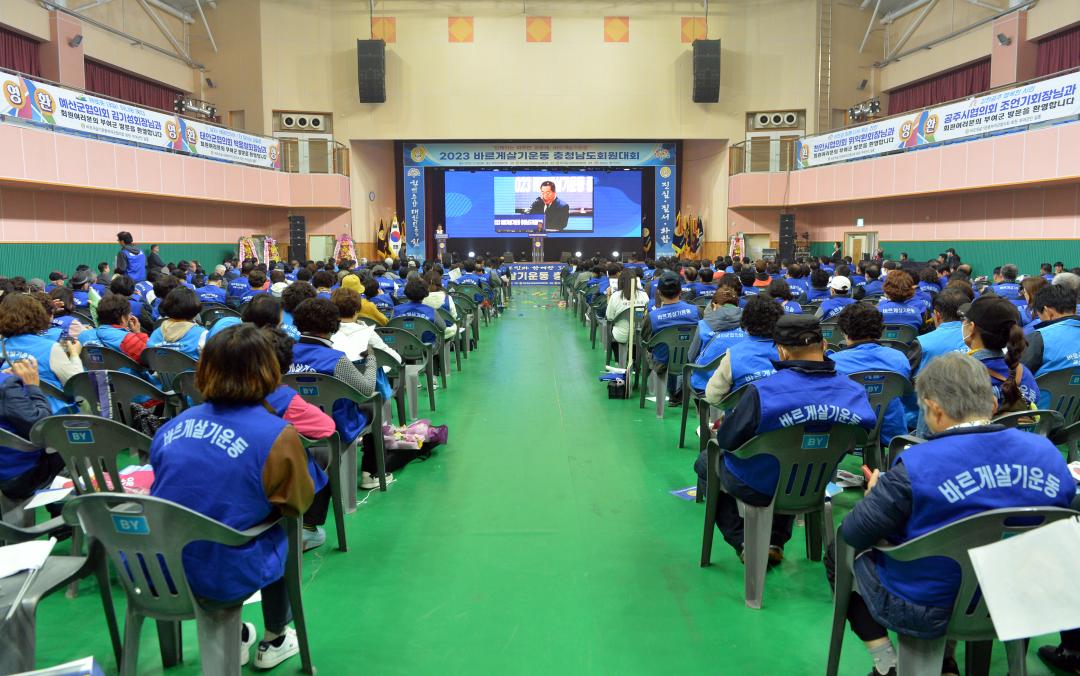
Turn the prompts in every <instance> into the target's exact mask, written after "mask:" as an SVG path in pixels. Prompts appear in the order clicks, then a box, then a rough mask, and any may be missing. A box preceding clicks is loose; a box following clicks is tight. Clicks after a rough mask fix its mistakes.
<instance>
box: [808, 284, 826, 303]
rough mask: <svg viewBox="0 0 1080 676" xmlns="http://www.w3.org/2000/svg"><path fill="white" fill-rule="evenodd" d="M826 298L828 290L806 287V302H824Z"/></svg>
mask: <svg viewBox="0 0 1080 676" xmlns="http://www.w3.org/2000/svg"><path fill="white" fill-rule="evenodd" d="M828 298H829V290H828V289H815V288H814V287H812V286H811V287H807V289H806V300H808V301H815V300H820V301H824V300H826V299H828Z"/></svg>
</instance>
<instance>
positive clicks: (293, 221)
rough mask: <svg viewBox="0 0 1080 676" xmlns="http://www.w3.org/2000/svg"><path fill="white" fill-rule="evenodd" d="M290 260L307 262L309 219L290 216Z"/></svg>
mask: <svg viewBox="0 0 1080 676" xmlns="http://www.w3.org/2000/svg"><path fill="white" fill-rule="evenodd" d="M289 258H291V259H293V260H296V261H305V260H307V219H306V218H304V217H303V216H289Z"/></svg>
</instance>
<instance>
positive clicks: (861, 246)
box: [844, 232, 877, 261]
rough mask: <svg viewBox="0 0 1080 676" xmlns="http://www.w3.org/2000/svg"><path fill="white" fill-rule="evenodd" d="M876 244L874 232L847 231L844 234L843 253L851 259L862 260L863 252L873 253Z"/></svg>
mask: <svg viewBox="0 0 1080 676" xmlns="http://www.w3.org/2000/svg"><path fill="white" fill-rule="evenodd" d="M876 246H877V233H876V232H849V233H847V235H845V236H844V255H845V256H851V260H853V261H860V260H862V257H863V254H869V253H873V251H874V248H875V247H876Z"/></svg>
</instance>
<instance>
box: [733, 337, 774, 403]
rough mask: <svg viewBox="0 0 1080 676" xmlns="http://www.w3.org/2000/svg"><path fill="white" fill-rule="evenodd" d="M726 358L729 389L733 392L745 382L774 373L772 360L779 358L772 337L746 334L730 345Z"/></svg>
mask: <svg viewBox="0 0 1080 676" xmlns="http://www.w3.org/2000/svg"><path fill="white" fill-rule="evenodd" d="M730 349H731V351H730V352H729V353H728V356H727V358H728V359H729V360H731V390H732V391H733V392H734V391H735V390H737V389H739V388H740V387H742V386H743V385H746V384H747V383H752V382H754V381H755V380H760V379H762V378H767V377H769V376H771V375H772V374H774V373H776V368H775V367H774V366H773V362H774V361H775V360H777V359H779V358H780V353H779V352H777V350H776V344H775V343H773V341H772V338H769V337H764V336H747V337H746V339H745V340H740V341H738V342H737V343H736V344H735V345H732V346H731V348H730Z"/></svg>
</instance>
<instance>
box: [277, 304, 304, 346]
mask: <svg viewBox="0 0 1080 676" xmlns="http://www.w3.org/2000/svg"><path fill="white" fill-rule="evenodd" d="M281 330H282V331H284V332H285V333H287V334H289V337H290V338H292V339H293V340H300V329H298V328H296V324H294V323H293V316H292V313H291V312H286V311H285V310H282V311H281Z"/></svg>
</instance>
